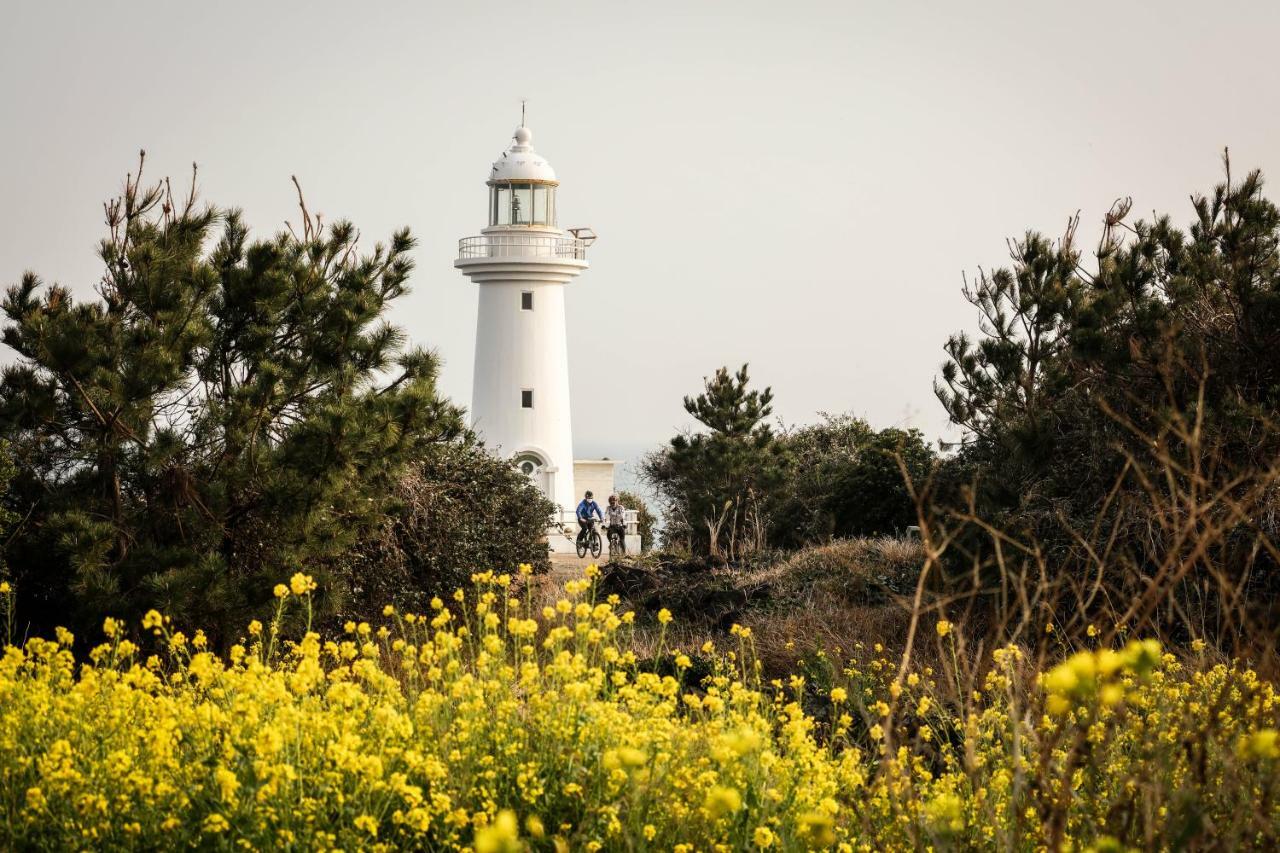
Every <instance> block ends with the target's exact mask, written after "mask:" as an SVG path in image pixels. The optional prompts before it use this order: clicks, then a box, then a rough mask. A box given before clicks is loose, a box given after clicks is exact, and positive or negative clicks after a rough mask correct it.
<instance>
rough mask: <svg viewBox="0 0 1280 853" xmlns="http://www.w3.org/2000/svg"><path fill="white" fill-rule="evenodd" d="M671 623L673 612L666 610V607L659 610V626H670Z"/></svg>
mask: <svg viewBox="0 0 1280 853" xmlns="http://www.w3.org/2000/svg"><path fill="white" fill-rule="evenodd" d="M670 621H671V611H670V610H668V609H667V608H665V607H664V608H662V609H661V610H659V611H658V624H659V625H666V624H668V623H669V622H670Z"/></svg>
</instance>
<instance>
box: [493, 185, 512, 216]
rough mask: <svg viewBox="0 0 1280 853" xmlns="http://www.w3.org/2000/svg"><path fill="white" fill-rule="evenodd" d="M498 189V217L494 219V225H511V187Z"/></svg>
mask: <svg viewBox="0 0 1280 853" xmlns="http://www.w3.org/2000/svg"><path fill="white" fill-rule="evenodd" d="M495 189H496V191H497V194H498V195H497V198H498V200H497V205H496V211H495V212H496V213H497V218H496V219H494V220H493V224H494V225H510V224H511V187H496V188H495Z"/></svg>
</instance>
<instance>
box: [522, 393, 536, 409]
mask: <svg viewBox="0 0 1280 853" xmlns="http://www.w3.org/2000/svg"><path fill="white" fill-rule="evenodd" d="M520 407H521V408H522V409H532V408H533V389H532V388H525V389H524V390H522V391H521V392H520Z"/></svg>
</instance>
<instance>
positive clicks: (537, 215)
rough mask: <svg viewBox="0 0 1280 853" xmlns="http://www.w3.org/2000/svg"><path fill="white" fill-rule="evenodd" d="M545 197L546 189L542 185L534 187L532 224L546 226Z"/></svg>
mask: <svg viewBox="0 0 1280 853" xmlns="http://www.w3.org/2000/svg"><path fill="white" fill-rule="evenodd" d="M547 195H548V188H547V187H544V186H542V185H540V184H539V185H536V186H534V188H533V224H534V225H547V224H548V222H547Z"/></svg>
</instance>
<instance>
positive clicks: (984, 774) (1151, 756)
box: [0, 572, 1280, 853]
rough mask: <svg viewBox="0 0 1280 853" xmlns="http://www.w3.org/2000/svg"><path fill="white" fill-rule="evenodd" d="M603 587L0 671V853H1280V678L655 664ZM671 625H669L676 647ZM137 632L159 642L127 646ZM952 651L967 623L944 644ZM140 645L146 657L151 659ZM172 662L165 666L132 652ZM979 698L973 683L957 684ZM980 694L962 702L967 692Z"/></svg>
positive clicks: (743, 637) (1138, 671) (295, 589)
mask: <svg viewBox="0 0 1280 853" xmlns="http://www.w3.org/2000/svg"><path fill="white" fill-rule="evenodd" d="M592 574H594V573H591V572H589V575H588V577H586V578H583V579H581V580H575V581H571V582H570V583H569V584H567V586H566V589H565V594H564V597H563V599H561V600H560V601H559V602H558V603H557V605H555V606H553V607H548V608H545V610H542V611H539V612H536V613H535V612H532V610H533V608H532V605H531V601H530V599H529V598H528V597H522V595H521V594H519V593H512V589H513V586H512V579H511V578H510V577H508V576H506V575H495V574H493V573H488V572H486V573H483V574H479V575H476V576H475V578H474V588H473V589H472V590H470V591H469V593H467V594H464V593H462V592H459V593H458V594H457V595H456V596H455V597H454V600H452V601H451V602H449V603H448V605H446V603H445V602H442V601H439V600H437V601H435V602H433V608H432V612H430V613H428V614H425V615H418V614H400V613H397V612H396V611H395V610H394V609H391V608H388V610H387V611H386V624H384V625H382V626H381V627H374V626H370V625H368V624H365V623H360V624H355V623H348V625H347V626H346V633H345V634H344V635H342V636H340V637H337V638H334V639H332V640H324V639H322V638H321V637H320V636H318V635H317V634H315V633H312V632H310V631H308V632H307V633H306V634H305V636H304V637H303V639H301V641H299V642H296V643H288V642H284V641H283V640H281V638H280V636H279V633H280V632H279V626H280V624H281V619H282V616H283V615H284V614H285V612H286V610H287V608H291V607H297V608H301V609H302V612H304V613H309V609H308V608H309V604H310V594H311V591H312V590H313V589H314V588H315V585H314V583H312V582H311V579H310V578H308V577H306V576H304V575H299V576H296V577H295V578H293V579H291V581H290V583H289V584H287V585H286V584H281V585H280V586H278V587H277V588H276V596H277V611H276V619H275V620H274V622H273V623H272V624H270V625H267V626H263V625H261V624H259V623H257V622H255V623H253V624H251V625H250V626H249V630H248V632H247V635H246V637H245V638H244V639H243V640H242V642H241V643H238V644H236V645H235V646H234V647H232V648H231V649H230V651H229V653H228V654H227V655H226V656H225V657H222V656H218V655H215V654H213V653H211V652H210V651H209V650H207V649H206V648H205V646H206V642H205V640H204V637H203V635H202V634H200V633H196V634H195V635H194V636H192V637H187V636H185V635H183V634H182V633H180V632H178V631H176V630H175V629H174V628H173V626H171V625H170V624H169V622H168V621H167V620H166V619H165V618H164V617H163V616H162V615H161V614H159V613H155V612H151V613H149V614H147V616H146V618H145V619H144V620H143V623H142V626H126V625H124V624H122V623H120V622H117V621H116V620H111V619H108V620H107V621H106V623H105V624H104V632H105V634H106V637H107V639H106V642H104V643H102V644H101V645H99V646H98V647H96V648H95V649H94V650H93V651H92V652H91V654H90V659H89V660H87V661H77V660H75V659H74V657H73V655H72V653H71V652H70V651H69V648H68V647H69V646H70V645H71V643H72V641H73V638H72V637H71V636H70V635H69V634H67V633H66V632H64V631H60V632H59V635H58V637H57V638H56V639H53V640H43V639H32V640H29V641H27V642H26V643H25V645H24V646H23V647H21V648H18V647H15V646H12V645H11V646H8V647H7V648H6V649H5V651H4V655H3V659H2V660H0V717H2V718H3V719H2V725H0V808H2V809H3V818H2V820H3V824H2V825H0V847H3V848H4V849H41V848H47V849H54V848H56V849H66V848H79V849H84V848H93V849H138V848H145V849H157V848H161V849H178V848H184V847H198V848H202V849H224V848H225V849H235V848H244V849H263V848H282V849H299V850H313V849H326V850H328V849H345V850H351V849H421V850H474V851H477V853H491V851H521V850H557V851H559V850H626V851H630V850H637V851H638V850H676V851H686V853H692V851H737V850H806V849H839V850H867V851H871V850H877V851H878V850H896V849H912V850H915V849H936V850H946V849H1000V850H1005V849H1025V850H1041V849H1063V850H1084V849H1095V850H1120V849H1124V848H1126V847H1129V846H1132V847H1141V848H1164V847H1178V846H1188V845H1190V846H1200V844H1201V843H1202V842H1204V843H1210V842H1211V845H1210V846H1222V847H1226V848H1231V847H1237V846H1242V847H1268V846H1272V845H1273V844H1274V843H1275V841H1276V839H1277V837H1280V805H1278V802H1277V794H1278V792H1277V791H1276V789H1275V770H1276V764H1277V760H1280V744H1278V743H1277V735H1276V705H1275V697H1274V693H1273V690H1272V687H1271V686H1270V685H1269V684H1267V683H1265V682H1262V681H1260V680H1259V679H1258V678H1257V677H1256V676H1255V675H1254V674H1253V673H1252V672H1250V671H1248V670H1245V669H1240V668H1231V667H1227V666H1208V665H1207V664H1206V665H1197V664H1195V663H1194V662H1191V663H1188V664H1182V663H1179V662H1178V661H1176V660H1175V659H1174V658H1173V657H1172V656H1171V655H1167V654H1163V653H1162V652H1161V650H1160V648H1159V647H1158V646H1157V645H1156V644H1154V643H1149V642H1148V643H1135V644H1131V645H1130V646H1129V647H1127V648H1125V649H1120V650H1109V649H1096V650H1084V651H1081V652H1079V653H1078V654H1077V655H1076V656H1074V657H1071V658H1069V659H1068V660H1066V661H1065V662H1064V663H1063V664H1062V665H1061V666H1059V667H1057V668H1055V669H1052V670H1051V671H1049V672H1047V673H1044V674H1036V673H1034V672H1031V671H1030V670H1029V667H1028V663H1027V661H1026V660H1025V659H1024V656H1023V655H1022V653H1021V652H1019V650H1018V649H1016V648H1012V647H1010V648H1007V649H1002V650H1000V651H998V652H997V653H996V655H995V661H994V663H993V666H992V669H991V671H990V674H989V675H988V676H987V678H986V680H985V681H984V682H983V683H982V684H981V685H978V689H977V690H972V689H971V687H972V686H971V685H965V689H964V691H961V692H957V691H955V690H952V689H951V687H952V686H953V685H950V684H948V680H949V679H952V680H954V678H955V673H954V672H950V671H944V672H939V673H936V674H935V673H933V672H932V671H931V670H924V671H921V672H911V673H908V674H906V675H905V676H902V677H900V676H899V673H898V671H897V667H896V666H895V665H890V664H889V662H888V661H885V660H882V659H875V658H871V659H867V660H862V659H859V658H856V657H855V658H854V659H853V660H850V661H848V662H842V663H841V664H839V665H832V666H831V667H830V669H829V672H828V676H829V681H830V683H824V684H823V685H822V686H821V687H819V686H817V684H816V683H815V682H816V681H817V680H819V679H818V677H817V675H815V674H814V672H813V671H809V674H808V675H807V676H802V675H801V674H797V675H795V676H794V677H792V678H791V679H790V680H789V681H788V682H785V683H784V682H780V681H778V682H769V683H763V682H762V680H761V679H760V678H759V677H758V674H757V673H758V667H756V666H754V665H753V664H752V662H751V661H752V656H751V642H752V640H751V632H750V631H748V630H746V629H741V630H735V631H734V632H733V635H732V637H733V641H734V642H735V643H736V645H735V646H734V647H733V648H730V649H725V650H720V651H716V650H714V649H704V651H703V652H702V653H701V654H702V655H704V656H703V657H700V658H698V660H699V661H702V662H706V664H707V666H708V667H709V669H706V670H705V672H706V673H707V674H704V675H703V676H701V677H696V678H695V677H694V676H693V675H692V672H693V671H694V670H693V667H694V665H695V664H694V661H693V660H692V659H691V658H690V657H689V655H690V654H693V653H692V652H690V651H686V652H683V653H682V652H680V651H679V650H670V649H668V650H665V652H664V653H663V654H662V655H661V657H660V660H659V665H657V666H652V665H647V664H646V663H645V662H642V661H638V660H637V659H636V657H635V655H634V654H633V653H632V652H630V651H629V650H628V649H629V648H630V632H631V630H632V625H633V622H634V617H633V615H632V614H631V613H620V612H618V608H617V602H616V600H613V601H608V600H607V601H597V600H596V598H595V586H594V581H593V579H592ZM668 621H669V618H667V617H664V618H663V619H662V620H661V624H662V626H663V627H662V628H661V629H660V630H665V626H666V624H667V622H668ZM137 627H141V628H142V631H141V632H139V631H137V630H136V628H137ZM937 633H938V635H939V638H940V640H941V642H943V643H944V644H945V643H951V642H954V640H955V634H954V633H953V632H952V630H951V625H950V624H948V625H947V630H946V631H942V630H939V631H938V632H937ZM130 636H132V637H133V638H134V639H130V638H129V637H130ZM139 641H141V642H143V643H144V644H145V645H146V646H148V647H150V646H154V648H155V653H154V654H152V653H149V652H147V651H144V650H143V649H142V648H141V647H140V646H139V645H138V644H137V643H138V642H139ZM957 686H958V685H957ZM957 695H963V696H965V699H964V702H963V704H957V701H956V700H955V699H954V698H948V697H954V696H957Z"/></svg>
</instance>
